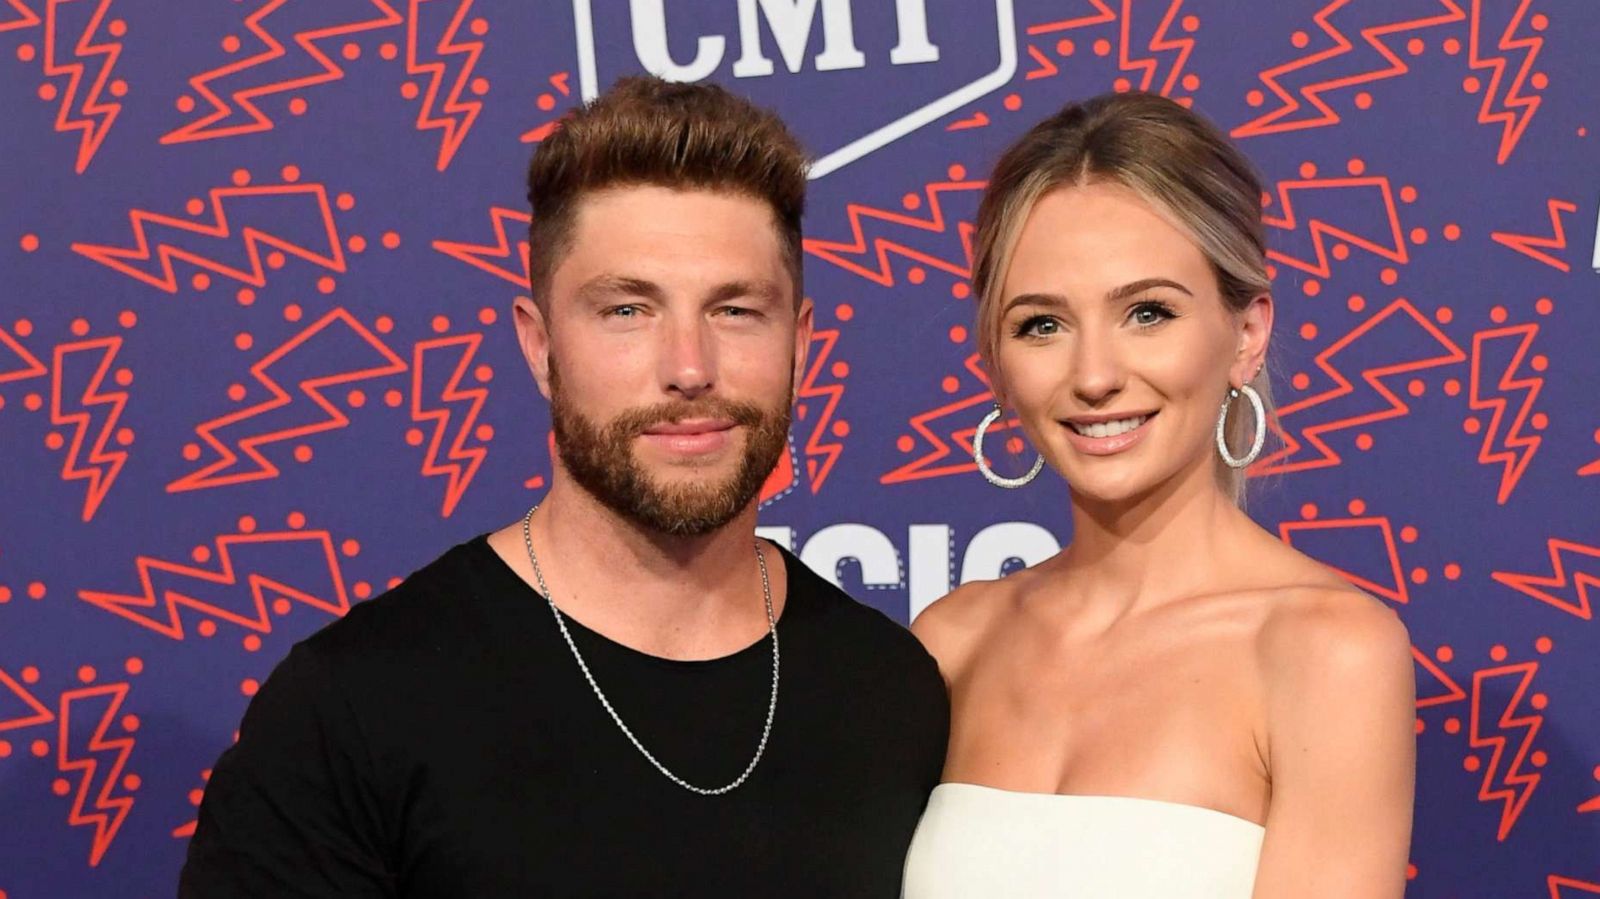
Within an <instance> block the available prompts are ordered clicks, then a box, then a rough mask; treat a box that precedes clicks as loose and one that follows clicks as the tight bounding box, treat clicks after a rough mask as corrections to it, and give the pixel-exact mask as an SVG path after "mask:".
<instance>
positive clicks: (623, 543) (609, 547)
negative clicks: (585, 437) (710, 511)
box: [490, 478, 787, 659]
mask: <svg viewBox="0 0 1600 899" xmlns="http://www.w3.org/2000/svg"><path fill="white" fill-rule="evenodd" d="M755 522H756V503H754V502H751V503H750V505H749V506H748V507H747V508H746V509H745V510H744V511H743V512H741V513H740V514H739V515H738V516H737V517H735V518H734V519H733V520H732V521H730V522H729V523H728V524H727V525H725V526H723V527H721V528H719V529H717V530H716V531H713V532H711V533H709V534H703V535H698V536H675V535H670V534H665V533H662V532H659V531H655V530H653V529H650V528H647V527H644V526H643V525H641V524H639V523H638V522H636V521H633V520H631V519H629V518H626V517H624V516H622V515H620V514H618V513H617V512H616V511H615V510H613V509H611V508H609V507H608V506H606V505H605V504H603V503H601V502H600V501H599V500H597V499H595V497H594V496H593V495H591V494H589V493H588V492H587V491H585V490H583V489H582V488H580V487H578V486H577V485H576V484H574V483H572V482H571V481H570V480H568V479H566V478H557V479H556V480H555V481H554V483H552V485H551V488H550V491H549V492H548V493H547V494H546V496H545V498H544V499H543V500H542V501H541V502H540V504H539V508H538V511H536V512H535V513H534V514H533V518H532V520H531V522H530V525H529V533H530V537H531V540H532V543H533V549H534V552H535V553H536V554H537V557H538V560H539V573H540V574H542V575H543V577H544V581H545V584H546V585H547V586H548V587H549V589H550V592H551V596H552V597H553V598H554V599H555V602H556V605H557V606H558V607H559V608H560V609H561V610H562V612H563V613H564V614H567V615H569V616H571V617H572V618H574V619H576V620H577V621H579V622H580V623H581V624H583V625H584V626H585V627H588V628H590V629H592V630H595V631H598V632H600V633H601V634H604V635H605V636H607V637H609V638H611V639H613V640H616V641H617V642H619V643H622V644H624V645H627V646H630V647H633V648H634V649H638V650H640V651H641V652H646V653H649V654H651V655H658V656H663V657H667V658H678V659H704V658H716V657H719V656H723V655H727V654H729V653H731V652H735V651H737V650H739V649H742V648H743V647H745V646H748V645H749V644H750V643H752V642H754V641H755V640H758V639H760V637H761V636H762V634H764V633H765V632H766V630H767V619H766V610H765V605H764V603H763V601H762V589H761V577H760V572H759V569H758V567H757V564H756V556H755V550H754V547H753V543H754V540H755ZM490 544H491V546H493V547H494V548H495V550H496V552H498V553H499V554H500V556H501V558H502V559H504V560H505V561H506V563H507V564H508V565H510V566H511V567H512V569H513V570H514V571H516V572H517V573H518V574H519V575H521V576H522V577H523V579H524V580H526V581H528V582H529V583H530V584H534V585H535V586H537V579H536V578H535V577H534V572H533V566H532V563H531V561H530V560H529V558H528V551H527V548H526V546H525V544H524V541H523V532H522V521H521V520H520V519H519V520H517V521H516V522H513V523H512V524H510V525H507V526H506V527H505V528H502V529H501V530H500V531H497V532H496V533H495V534H493V535H491V537H490ZM764 548H765V550H766V561H767V569H768V575H769V578H770V580H771V584H772V600H773V613H774V614H775V615H776V614H777V613H778V612H779V611H780V610H781V608H782V602H783V599H784V597H785V595H786V593H787V591H786V590H785V589H784V588H785V586H786V584H785V580H786V579H785V578H784V571H783V568H784V566H783V560H782V558H781V557H780V556H779V555H778V554H777V553H776V552H775V551H774V550H773V549H772V547H771V546H766V547H764Z"/></svg>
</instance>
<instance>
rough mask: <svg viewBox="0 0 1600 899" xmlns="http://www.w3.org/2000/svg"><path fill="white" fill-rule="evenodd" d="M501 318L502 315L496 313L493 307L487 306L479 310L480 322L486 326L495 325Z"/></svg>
mask: <svg viewBox="0 0 1600 899" xmlns="http://www.w3.org/2000/svg"><path fill="white" fill-rule="evenodd" d="M499 317H500V314H499V313H498V312H495V311H494V308H493V307H491V306H485V307H483V308H482V309H479V310H478V321H479V322H481V323H483V324H485V325H492V324H494V323H495V320H496V319H498V318H499Z"/></svg>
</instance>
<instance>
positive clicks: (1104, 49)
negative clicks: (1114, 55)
mask: <svg viewBox="0 0 1600 899" xmlns="http://www.w3.org/2000/svg"><path fill="white" fill-rule="evenodd" d="M1093 50H1094V55H1096V56H1105V55H1106V54H1107V53H1110V52H1111V42H1110V41H1108V40H1106V39H1105V38H1101V39H1099V40H1097V41H1095V42H1094V47H1093Z"/></svg>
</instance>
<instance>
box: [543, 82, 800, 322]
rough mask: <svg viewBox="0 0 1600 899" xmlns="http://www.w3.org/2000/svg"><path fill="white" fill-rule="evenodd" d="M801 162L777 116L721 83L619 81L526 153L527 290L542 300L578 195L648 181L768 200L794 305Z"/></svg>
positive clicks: (797, 287) (569, 236)
mask: <svg viewBox="0 0 1600 899" xmlns="http://www.w3.org/2000/svg"><path fill="white" fill-rule="evenodd" d="M807 166H808V161H807V159H806V154H805V150H804V149H803V148H802V147H801V146H800V142H799V141H798V140H796V139H795V137H794V135H793V134H791V133H789V129H788V128H787V127H785V126H784V124H783V122H782V120H780V119H779V118H778V117H777V116H776V115H774V114H773V113H771V112H769V111H767V110H765V109H762V108H760V107H758V106H756V105H755V104H754V103H751V102H750V101H749V100H746V99H744V98H743V97H740V96H737V95H735V94H733V93H731V92H729V91H728V90H726V89H724V88H722V87H719V86H717V85H714V84H678V83H673V82H669V81H665V80H662V79H660V78H656V77H652V76H633V77H628V78H622V79H619V80H618V81H617V82H616V84H614V85H612V87H611V89H610V90H608V91H606V92H605V93H604V94H602V95H600V96H599V97H597V98H595V99H594V100H593V101H591V102H589V103H586V104H584V105H583V106H581V107H579V108H578V109H576V110H574V111H573V112H572V113H570V114H569V115H568V116H567V117H566V119H565V120H563V121H562V123H561V127H560V128H559V129H557V130H556V132H555V133H554V134H552V135H550V137H548V138H546V139H545V140H544V142H543V143H541V144H540V145H539V148H538V150H536V151H535V152H534V154H533V162H532V163H531V164H530V165H529V167H528V202H529V203H530V204H531V205H532V207H533V223H532V224H531V225H530V226H529V228H528V238H529V240H528V257H529V258H528V274H529V280H530V281H531V282H532V291H533V298H534V300H535V301H537V302H539V303H540V304H541V305H542V304H543V303H544V302H545V297H546V296H547V295H548V292H549V289H550V276H551V274H552V273H553V272H554V271H555V268H556V263H557V262H558V261H559V260H560V258H561V255H562V254H563V253H565V252H566V250H567V249H568V247H569V245H570V243H571V240H572V229H573V223H574V220H575V219H576V213H577V209H578V201H579V200H581V199H582V198H583V196H584V195H585V194H587V193H590V192H593V191H598V190H604V189H606V188H611V187H626V186H630V185H634V186H637V185H656V186H661V187H672V188H709V189H712V190H719V191H729V192H733V193H739V194H744V195H746V196H749V197H752V198H754V199H757V200H761V201H763V202H765V203H767V205H769V206H771V207H772V213H773V218H774V225H775V226H776V227H777V229H778V237H779V241H780V244H781V246H782V248H783V251H784V258H785V261H786V262H787V264H788V268H789V271H790V275H791V277H792V278H793V279H794V289H795V302H796V303H798V302H799V301H800V293H801V245H800V218H801V216H802V215H803V214H804V212H805V203H806V169H807Z"/></svg>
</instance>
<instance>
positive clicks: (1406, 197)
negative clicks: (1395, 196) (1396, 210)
mask: <svg viewBox="0 0 1600 899" xmlns="http://www.w3.org/2000/svg"><path fill="white" fill-rule="evenodd" d="M1416 200H1417V189H1416V188H1415V187H1412V186H1411V185H1409V184H1407V185H1406V186H1405V187H1402V188H1400V202H1402V203H1415V202H1416Z"/></svg>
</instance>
